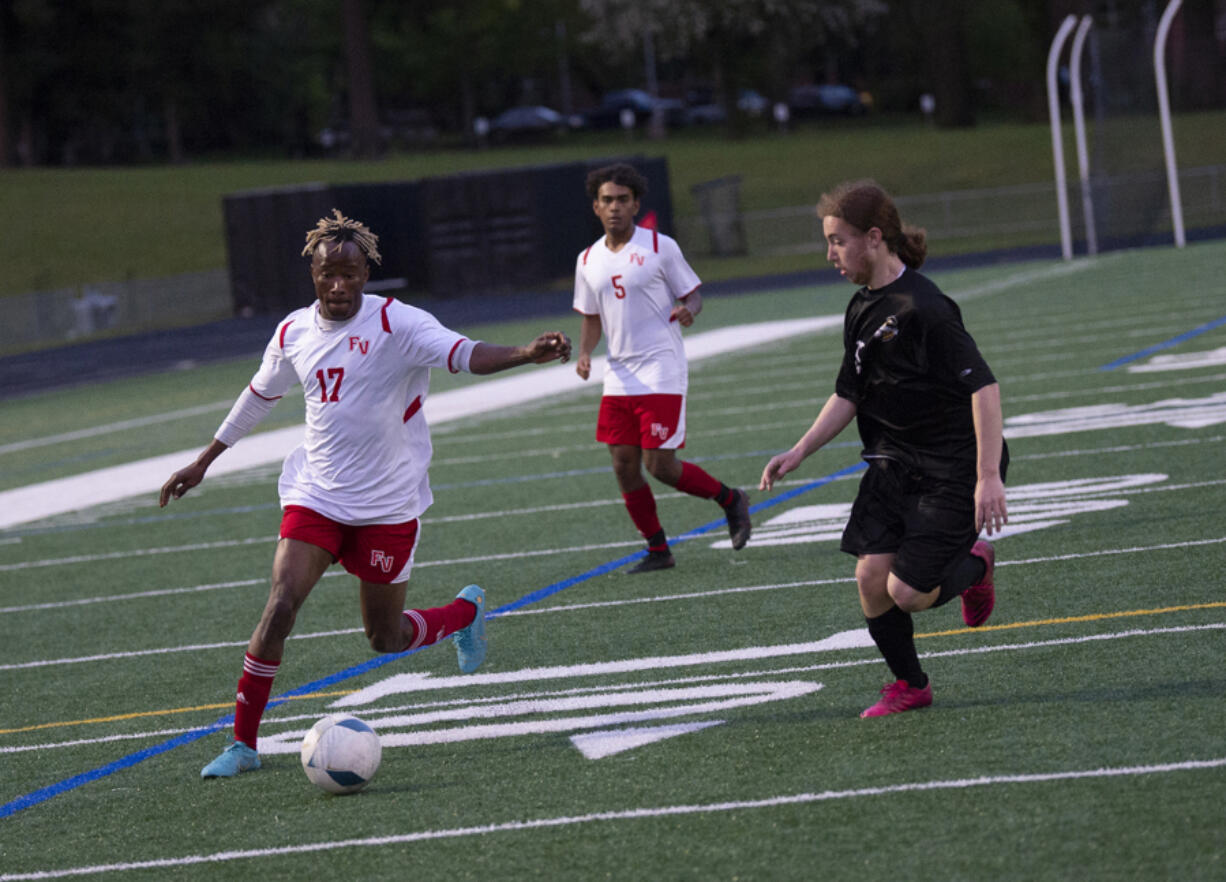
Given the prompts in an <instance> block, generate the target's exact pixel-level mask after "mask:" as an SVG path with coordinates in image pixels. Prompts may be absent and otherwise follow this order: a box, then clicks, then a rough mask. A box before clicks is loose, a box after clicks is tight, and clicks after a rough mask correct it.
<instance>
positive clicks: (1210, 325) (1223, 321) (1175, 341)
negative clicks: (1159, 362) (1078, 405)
mask: <svg viewBox="0 0 1226 882" xmlns="http://www.w3.org/2000/svg"><path fill="white" fill-rule="evenodd" d="M1222 325H1226V315H1224V316H1222V317H1221V318H1219V319H1214V320H1213V321H1211V322H1206V323H1205V324H1203V325H1201V326H1200V327H1199V328H1193V329H1192V330H1190V331H1187V332H1185V333H1183V334H1180V335H1179V336H1178V337H1172V338H1171V339H1169V340H1164V341H1163V342H1161V343H1155V344H1154V345H1153V346H1146V347H1145V348H1144V349H1142V350H1141V351H1139V352H1134V353H1132V355H1125V356H1124V357H1123V358H1117V359H1116V360H1115V361H1113V362H1110V363H1109V364H1105V365H1103V366H1102V367H1100V368H1099V370H1100V371H1113V370H1115V369H1116V368H1117V367H1122V366H1123V365H1126V364H1129V363H1130V362H1134V361H1136V360H1137V359H1140V358H1144V357H1145V356H1147V355H1152V354H1153V353H1155V352H1161V351H1162V350H1163V349H1170V348H1171V347H1172V346H1178V345H1179V344H1180V343H1182V342H1184V341H1185V340H1191V339H1192V338H1193V337H1199V336H1200V335H1201V334H1203V333H1205V332H1206V331H1212V330H1213V329H1214V328H1220V327H1221V326H1222Z"/></svg>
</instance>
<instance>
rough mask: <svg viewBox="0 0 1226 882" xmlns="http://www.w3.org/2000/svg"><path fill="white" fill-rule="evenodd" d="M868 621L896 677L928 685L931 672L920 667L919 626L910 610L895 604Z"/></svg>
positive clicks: (878, 645) (921, 685) (875, 640)
mask: <svg viewBox="0 0 1226 882" xmlns="http://www.w3.org/2000/svg"><path fill="white" fill-rule="evenodd" d="M865 621H866V622H868V633H869V636H870V637H872V638H873V642H874V643H876V644H877V649H878V651H880V652H881V654H882V656H884V657H885V663H886V664H887V665H889V667H890V672H891V673H893V675H894V678H895V679H897V680H906V681H907V683H908V684H909V685H910V686H911V687H912V688H914V689H923V688H924V687H925V686H927V685H928V675H927V674H925V673H924V671H923V669H922V668H920V663H919V655H918V654H917V653H916V651H915V636H914V635H915V626H914V624H913V623H912V621H911V615H910V613H905V612H903V611H902V610H901V609H899V608H898V607H896V606H892V607H890V609H889V611H888V612H886V613H883V614H882V615H879V616H877V617H876V618H875V619H869V618H866V619H865Z"/></svg>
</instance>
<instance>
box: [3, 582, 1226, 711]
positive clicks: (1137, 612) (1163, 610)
mask: <svg viewBox="0 0 1226 882" xmlns="http://www.w3.org/2000/svg"><path fill="white" fill-rule="evenodd" d="M1222 608H1226V601H1217V602H1213V603H1188V604H1183V605H1181V606H1164V607H1159V608H1156V609H1130V610H1124V611H1123V612H1113V613H1094V614H1093V615H1087V616H1065V617H1063V618H1059V619H1035V620H1033V621H1029V622H1011V623H1010V624H1008V625H981V626H980V627H978V628H954V629H953V630H950V631H928V632H926V633H923V634H916V635H915V637H916V639H919V638H921V637H950V636H954V635H958V634H985V633H987V632H988V631H1011V630H1015V629H1017V628H1038V627H1042V626H1044V625H1065V624H1070V623H1073V622H1101V621H1105V620H1107V619H1122V618H1129V617H1132V616H1157V615H1165V614H1167V613H1176V612H1189V611H1192V610H1198V609H1222ZM356 691H357V690H356V689H342V690H337V691H333V692H310V693H307V694H306V695H292V696H290V697H289V698H288V699H285V700H288V701H301V700H302V699H304V698H334V697H338V696H341V695H351V694H353V693H354V692H356ZM233 706H234V702H232V701H229V702H225V703H219V704H199V705H196V706H195V707H175V708H166V709H164V710H152V711H137V712H136V713H130V714H116V715H115V716H111V717H94V718H92V719H89V720H64V721H61V722H57V723H39V724H38V725H36V726H22V727H20V728H17V729H0V735H13V734H16V733H18V732H34V731H36V730H38V729H55V728H59V727H62V726H85V725H89V724H90V723H114V722H117V721H119V720H135V719H139V718H140V717H160V716H163V715H170V714H187V713H192V712H194V711H203V710H223V709H228V708H231V707H233Z"/></svg>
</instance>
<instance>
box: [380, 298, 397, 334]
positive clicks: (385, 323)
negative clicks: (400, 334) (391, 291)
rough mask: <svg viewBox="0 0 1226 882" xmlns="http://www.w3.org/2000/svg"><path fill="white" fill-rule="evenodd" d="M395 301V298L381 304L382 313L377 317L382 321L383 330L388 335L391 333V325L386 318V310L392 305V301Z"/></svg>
mask: <svg viewBox="0 0 1226 882" xmlns="http://www.w3.org/2000/svg"><path fill="white" fill-rule="evenodd" d="M395 299H396V298H395V297H389V298H387V301H386V302H385V303H384V304H383V312H382V313H380V315H379V317H380V318H381V319H383V330H384V331H386V332H387V333H388V334H390V333H391V332H392V323H391V322H390V321H389V320H388V318H387V308H388V307H389V306H391V305H392V301H393V300H395Z"/></svg>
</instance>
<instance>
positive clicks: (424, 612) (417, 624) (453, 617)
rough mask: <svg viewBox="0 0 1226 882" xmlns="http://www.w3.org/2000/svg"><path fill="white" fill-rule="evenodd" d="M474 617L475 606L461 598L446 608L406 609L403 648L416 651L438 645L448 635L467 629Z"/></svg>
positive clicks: (475, 615) (475, 612) (475, 614)
mask: <svg viewBox="0 0 1226 882" xmlns="http://www.w3.org/2000/svg"><path fill="white" fill-rule="evenodd" d="M476 617H477V606H476V604H474V603H473V602H472V601H469V600H465V599H464V598H462V597H457V598H456V599H455V600H453V601H451V603H449V604H447V605H446V606H435V607H431V608H430V609H406V610H405V611H404V619H403V624H404V632H405V635H406V639H407V640H408V643H406V644H405V647H404V648H405V649H417V648H418V647H420V646H429V645H430V644H431V643H438V642H439V641H440V640H442V639H443V638H444V637H446V636H447V635H448V634H454V633H455V632H456V631H459V630H461V629H463V628H467V627H468V626H469V625H471V624H472V623H473V619H475V618H476Z"/></svg>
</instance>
